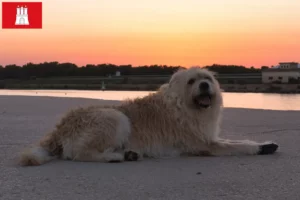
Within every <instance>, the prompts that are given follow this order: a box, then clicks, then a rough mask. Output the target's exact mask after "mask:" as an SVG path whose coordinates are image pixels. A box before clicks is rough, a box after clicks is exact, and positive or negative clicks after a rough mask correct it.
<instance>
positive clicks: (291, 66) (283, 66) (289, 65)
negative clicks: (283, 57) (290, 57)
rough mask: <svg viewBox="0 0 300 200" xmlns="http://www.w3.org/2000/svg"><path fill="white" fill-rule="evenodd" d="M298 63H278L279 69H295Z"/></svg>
mask: <svg viewBox="0 0 300 200" xmlns="http://www.w3.org/2000/svg"><path fill="white" fill-rule="evenodd" d="M297 68H298V63H297V62H282V63H279V69H297Z"/></svg>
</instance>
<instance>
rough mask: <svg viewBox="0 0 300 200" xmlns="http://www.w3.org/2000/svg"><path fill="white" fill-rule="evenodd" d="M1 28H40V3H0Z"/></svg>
mask: <svg viewBox="0 0 300 200" xmlns="http://www.w3.org/2000/svg"><path fill="white" fill-rule="evenodd" d="M2 28H9V29H11V28H13V29H17V28H21V29H27V28H28V29H29V28H42V2H2Z"/></svg>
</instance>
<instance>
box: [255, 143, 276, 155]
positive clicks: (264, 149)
mask: <svg viewBox="0 0 300 200" xmlns="http://www.w3.org/2000/svg"><path fill="white" fill-rule="evenodd" d="M277 149H278V145H277V144H275V143H267V144H262V145H260V146H259V151H258V155H266V154H273V153H275V151H276V150H277Z"/></svg>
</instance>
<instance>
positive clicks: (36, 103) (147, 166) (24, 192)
mask: <svg viewBox="0 0 300 200" xmlns="http://www.w3.org/2000/svg"><path fill="white" fill-rule="evenodd" d="M90 103H96V104H98V103H114V102H109V101H105V102H104V101H99V100H88V99H69V98H65V99H62V98H51V97H50V98H47V97H18V96H14V97H8V96H0V199H1V200H10V199H13V200H21V199H23V200H42V199H43V200H44V199H47V200H48V199H49V200H50V199H51V200H52V199H53V200H54V199H55V200H77V199H80V200H81V199H82V200H92V199H99V200H106V199H126V200H135V199H142V200H146V199H152V200H154V199H161V200H166V199H171V200H176V199H180V200H181V199H189V200H190V199H197V200H199V199H201V200H206V199H208V200H215V199H228V200H235V199H243V200H248V199H249V200H250V199H251V200H252V199H253V200H257V199H264V200H269V199H270V200H271V199H272V200H273V199H278V200H283V199H288V200H299V199H300V194H299V188H300V112H290V111H289V112H284V111H263V110H248V109H226V110H225V112H224V115H225V116H224V123H223V133H222V134H223V135H225V136H226V137H228V138H236V139H242V138H249V139H253V140H257V141H264V140H274V141H275V142H277V143H278V144H279V145H280V149H279V152H278V153H277V154H275V155H270V156H242V157H214V158H212V157H205V158H204V157H202V158H200V157H198V158H197V157H191V158H176V159H173V158H172V159H164V160H144V161H143V162H126V163H121V164H120V163H119V164H118V163H110V164H108V163H80V162H71V161H53V162H51V163H48V164H46V165H43V166H39V167H25V168H24V167H19V166H16V165H15V159H16V156H17V154H18V152H19V151H20V150H22V148H24V147H25V146H26V145H28V144H29V143H32V142H34V141H37V140H38V139H39V138H40V137H42V136H43V135H44V134H45V133H46V132H47V131H49V130H51V129H52V128H53V126H54V125H55V123H56V122H57V120H59V118H60V117H61V116H62V114H63V113H64V112H65V111H66V110H67V109H69V108H73V107H76V106H79V105H88V104H90Z"/></svg>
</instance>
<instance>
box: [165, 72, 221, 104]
mask: <svg viewBox="0 0 300 200" xmlns="http://www.w3.org/2000/svg"><path fill="white" fill-rule="evenodd" d="M161 89H162V90H168V92H172V93H175V94H176V96H177V97H178V98H180V99H181V101H182V102H183V103H185V104H186V105H187V106H188V107H190V108H192V109H207V108H210V107H214V106H221V104H222V96H221V89H220V86H219V83H218V81H217V80H216V79H215V77H214V74H213V73H212V72H211V71H209V70H206V69H201V68H199V67H192V68H189V69H181V70H179V71H177V72H176V73H174V74H173V76H172V77H171V79H170V82H169V83H168V85H167V86H166V85H164V86H163V87H162V88H161Z"/></svg>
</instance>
